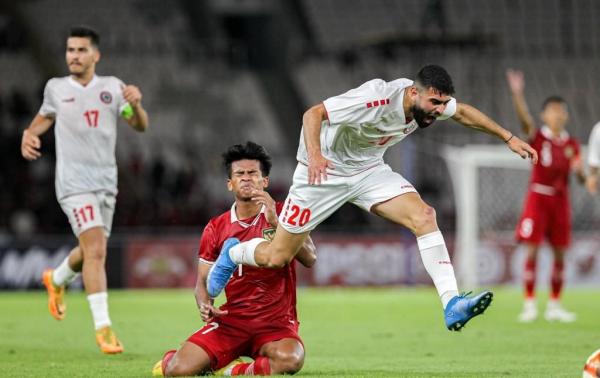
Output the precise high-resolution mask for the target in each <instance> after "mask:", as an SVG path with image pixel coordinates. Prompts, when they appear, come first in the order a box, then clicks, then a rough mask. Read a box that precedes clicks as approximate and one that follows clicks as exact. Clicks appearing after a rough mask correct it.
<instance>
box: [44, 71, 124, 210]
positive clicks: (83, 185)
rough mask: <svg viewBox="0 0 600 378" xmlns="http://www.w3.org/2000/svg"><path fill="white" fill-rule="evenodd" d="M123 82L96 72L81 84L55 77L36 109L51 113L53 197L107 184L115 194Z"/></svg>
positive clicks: (60, 197)
mask: <svg viewBox="0 0 600 378" xmlns="http://www.w3.org/2000/svg"><path fill="white" fill-rule="evenodd" d="M122 86H123V82H122V81H121V80H119V79H117V78H116V77H113V76H94V78H93V79H92V80H91V81H90V82H89V83H88V84H87V85H86V86H83V85H81V84H80V83H79V82H77V81H76V80H74V79H73V78H72V77H70V76H67V77H61V78H53V79H50V80H49V81H48V83H47V84H46V88H45V89H44V102H43V104H42V107H41V108H40V111H39V114H41V115H42V116H45V117H54V118H55V126H54V135H55V141H56V180H55V187H56V197H57V198H58V199H59V200H60V199H62V198H64V197H66V196H69V195H71V194H77V193H86V192H94V191H98V190H105V191H107V192H110V193H112V194H114V195H116V194H117V163H116V158H115V145H116V139H117V121H118V117H119V115H120V114H121V113H122V112H123V111H124V110H125V108H126V107H127V105H128V103H127V101H125V99H124V98H123V94H122Z"/></svg>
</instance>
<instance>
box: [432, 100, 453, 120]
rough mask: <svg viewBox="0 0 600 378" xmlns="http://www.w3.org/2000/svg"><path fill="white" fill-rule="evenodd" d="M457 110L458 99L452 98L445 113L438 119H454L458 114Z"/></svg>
mask: <svg viewBox="0 0 600 378" xmlns="http://www.w3.org/2000/svg"><path fill="white" fill-rule="evenodd" d="M456 108H457V105H456V99H455V98H454V97H452V98H451V99H450V102H448V104H447V105H446V109H444V112H443V113H442V114H441V115H440V116H439V117H437V119H438V120H440V121H443V120H445V119H448V118H450V117H452V116H453V115H454V114H456Z"/></svg>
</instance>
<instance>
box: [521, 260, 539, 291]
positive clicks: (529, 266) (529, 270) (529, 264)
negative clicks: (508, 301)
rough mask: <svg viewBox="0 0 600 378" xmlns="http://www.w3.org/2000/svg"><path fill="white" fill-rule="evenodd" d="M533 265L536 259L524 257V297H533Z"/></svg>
mask: <svg viewBox="0 0 600 378" xmlns="http://www.w3.org/2000/svg"><path fill="white" fill-rule="evenodd" d="M535 265H536V260H535V259H530V258H527V259H525V270H524V272H523V284H524V286H525V298H527V299H533V298H535Z"/></svg>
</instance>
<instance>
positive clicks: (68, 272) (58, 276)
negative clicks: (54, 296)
mask: <svg viewBox="0 0 600 378" xmlns="http://www.w3.org/2000/svg"><path fill="white" fill-rule="evenodd" d="M78 275H79V273H78V272H75V271H73V269H71V267H70V266H69V256H67V257H65V259H64V260H63V262H61V263H60V265H59V266H58V267H57V268H56V269H54V272H53V273H52V281H53V282H54V285H56V286H65V285H68V284H70V283H71V282H73V280H74V279H75V278H77V276H78Z"/></svg>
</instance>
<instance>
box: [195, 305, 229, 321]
mask: <svg viewBox="0 0 600 378" xmlns="http://www.w3.org/2000/svg"><path fill="white" fill-rule="evenodd" d="M228 313H229V311H223V310H220V309H219V308H217V307H214V306H213V305H212V304H210V303H202V304H200V317H201V318H202V321H203V322H205V323H208V322H209V321H210V320H211V319H212V318H218V317H219V316H223V315H227V314H228Z"/></svg>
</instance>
